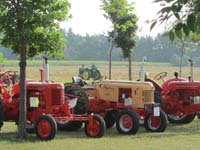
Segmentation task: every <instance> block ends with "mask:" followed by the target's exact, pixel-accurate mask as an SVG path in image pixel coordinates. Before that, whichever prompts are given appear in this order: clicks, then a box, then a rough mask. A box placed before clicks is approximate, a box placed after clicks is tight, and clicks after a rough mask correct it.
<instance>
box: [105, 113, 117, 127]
mask: <svg viewBox="0 0 200 150" xmlns="http://www.w3.org/2000/svg"><path fill="white" fill-rule="evenodd" d="M117 115H118V111H117V110H111V111H108V112H107V113H106V115H105V117H104V120H105V123H106V128H112V127H113V126H114V124H115V122H116V118H117Z"/></svg>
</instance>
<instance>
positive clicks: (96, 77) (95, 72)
mask: <svg viewBox="0 0 200 150" xmlns="http://www.w3.org/2000/svg"><path fill="white" fill-rule="evenodd" d="M91 71H92V78H93V79H94V80H99V79H100V78H101V73H100V71H99V70H98V69H96V68H93V69H92V70H91Z"/></svg>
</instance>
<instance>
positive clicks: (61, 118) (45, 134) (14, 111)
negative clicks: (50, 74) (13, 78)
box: [0, 73, 105, 140]
mask: <svg viewBox="0 0 200 150" xmlns="http://www.w3.org/2000/svg"><path fill="white" fill-rule="evenodd" d="M41 74H43V73H41ZM0 91H1V93H0V94H1V98H0V128H1V127H2V125H3V121H14V122H16V124H17V123H18V119H19V101H20V98H19V93H18V95H11V93H10V91H9V90H8V89H7V88H6V87H5V84H4V83H1V84H0ZM15 94H17V93H16V92H15ZM26 94H27V102H26V106H27V116H26V119H27V121H26V129H27V131H28V132H30V131H34V132H35V133H36V135H37V136H38V137H39V138H40V139H41V140H51V139H53V138H54V137H55V135H56V132H57V123H59V122H80V123H85V133H86V135H87V136H89V137H102V136H103V135H104V131H105V122H104V120H103V118H102V117H101V116H99V115H96V114H87V113H85V114H81V115H75V114H74V113H73V109H74V104H75V103H76V101H77V99H78V97H75V96H71V95H66V94H64V85H63V84H62V83H58V82H45V81H44V80H43V78H41V81H40V82H35V81H27V82H26ZM69 97H70V98H69Z"/></svg>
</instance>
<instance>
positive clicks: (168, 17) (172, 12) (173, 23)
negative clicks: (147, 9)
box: [150, 0, 200, 40]
mask: <svg viewBox="0 0 200 150" xmlns="http://www.w3.org/2000/svg"><path fill="white" fill-rule="evenodd" d="M154 2H156V3H160V4H161V6H162V9H160V11H159V12H158V18H157V19H155V20H153V21H152V24H151V27H150V28H151V29H152V28H154V26H155V25H156V24H157V23H166V22H167V24H169V28H168V29H167V30H168V35H169V37H170V39H171V40H174V38H175V37H178V38H182V34H183V33H184V34H185V35H186V36H188V35H189V33H190V32H194V33H200V26H199V24H200V11H199V10H200V1H199V0H155V1H154Z"/></svg>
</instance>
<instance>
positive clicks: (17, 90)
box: [11, 78, 20, 98]
mask: <svg viewBox="0 0 200 150" xmlns="http://www.w3.org/2000/svg"><path fill="white" fill-rule="evenodd" d="M19 82H20V79H19V78H16V81H15V84H14V85H13V87H12V91H11V96H12V98H17V97H19V94H20V85H19Z"/></svg>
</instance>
